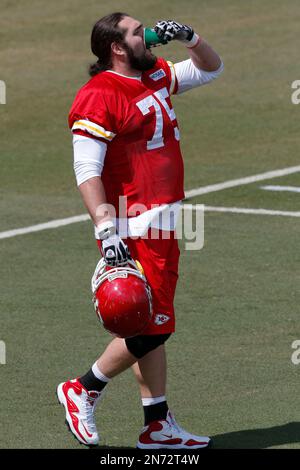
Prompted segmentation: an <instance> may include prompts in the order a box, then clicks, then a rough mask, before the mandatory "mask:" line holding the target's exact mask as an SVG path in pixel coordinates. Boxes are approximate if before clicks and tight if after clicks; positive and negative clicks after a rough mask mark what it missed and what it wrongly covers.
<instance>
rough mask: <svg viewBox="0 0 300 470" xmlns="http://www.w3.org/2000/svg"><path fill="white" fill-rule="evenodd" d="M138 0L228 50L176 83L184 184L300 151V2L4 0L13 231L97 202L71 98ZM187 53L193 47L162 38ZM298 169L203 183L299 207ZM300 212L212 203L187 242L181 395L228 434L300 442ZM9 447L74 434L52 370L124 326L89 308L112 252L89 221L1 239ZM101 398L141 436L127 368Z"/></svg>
mask: <svg viewBox="0 0 300 470" xmlns="http://www.w3.org/2000/svg"><path fill="white" fill-rule="evenodd" d="M119 10H121V11H123V10H125V11H127V12H128V13H130V14H131V15H132V16H135V17H137V18H139V19H141V21H143V23H144V24H145V25H152V24H153V23H154V22H155V21H156V20H157V19H161V18H175V19H177V20H178V21H181V22H186V23H187V24H191V25H193V26H194V28H195V29H196V30H197V31H198V32H199V33H200V34H201V35H203V36H204V37H205V38H206V39H207V40H208V41H209V42H210V43H211V44H212V45H213V47H214V48H215V49H216V50H217V51H218V52H219V53H220V55H221V56H222V58H223V60H224V63H225V72H224V74H223V76H222V77H221V78H220V79H219V80H218V81H216V82H214V83H213V84H212V85H211V86H208V87H203V88H201V89H197V90H193V91H191V92H189V93H186V94H183V95H181V96H178V97H174V99H173V104H174V107H175V110H176V114H177V117H178V119H179V124H180V127H181V137H182V150H183V154H184V156H185V168H186V169H185V171H186V173H185V187H186V189H187V190H190V189H194V188H198V187H200V186H206V185H210V184H214V183H220V182H223V181H227V180H231V179H235V178H243V177H246V176H249V175H254V174H260V173H263V172H266V171H271V170H276V169H281V168H287V167H292V166H296V165H299V151H300V139H299V131H298V123H299V116H300V114H299V113H300V106H295V105H292V103H291V83H292V82H293V81H294V80H296V79H299V78H300V77H299V64H298V62H299V50H298V48H297V41H296V38H297V37H298V35H299V34H298V33H299V31H298V29H299V20H300V4H299V2H298V1H297V0H288V1H287V2H282V1H279V0H265V1H264V2H260V1H258V0H251V2H241V1H239V0H227V1H226V2H224V0H202V1H201V2H199V1H197V0H190V1H189V2H188V3H184V4H183V3H182V2H180V1H179V0H173V1H172V2H171V1H166V2H165V3H161V2H159V1H158V0H150V1H148V2H147V3H142V2H138V1H137V0H127V1H126V2H124V1H119V2H117V1H115V0H112V1H111V2H109V4H107V5H105V6H102V5H101V3H100V2H98V1H96V0H89V1H87V2H85V3H82V2H80V1H79V0H72V1H71V0H62V1H58V0H53V1H51V2H46V1H45V0H39V1H37V0H24V1H23V2H18V1H17V0H1V16H0V64H1V68H0V79H1V80H4V81H5V82H6V86H7V104H6V105H0V126H1V137H0V139H1V140H0V143H1V147H0V159H1V160H0V161H1V170H0V213H1V219H0V232H3V231H6V230H11V229H16V228H21V227H26V226H31V225H34V224H38V223H42V222H47V221H51V220H54V219H60V218H65V217H69V216H73V215H78V214H82V213H84V208H83V205H82V203H81V200H80V198H79V195H78V192H77V190H76V186H75V180H74V175H73V171H72V149H71V139H70V133H69V130H68V127H67V114H68V110H69V107H70V105H71V103H72V100H73V98H74V95H75V93H76V91H77V89H78V88H79V87H80V86H81V85H82V84H83V83H84V82H85V81H86V79H87V73H86V70H87V66H88V64H89V63H90V62H91V61H93V57H92V56H91V54H90V53H89V35H90V30H91V27H92V25H93V23H94V22H95V21H96V19H98V18H99V17H101V16H103V15H104V14H107V13H109V12H111V11H119ZM157 51H158V52H159V53H160V54H162V55H163V56H164V57H166V58H168V59H170V60H173V61H177V60H182V59H184V58H186V53H185V50H184V48H182V47H179V46H178V44H175V43H174V44H170V45H168V46H165V48H161V49H159V50H158V49H157ZM299 181H300V179H299V173H294V174H292V175H289V176H284V177H281V178H276V179H272V180H267V181H263V182H257V183H253V184H250V185H244V186H239V187H236V188H231V189H226V190H223V191H218V192H212V193H209V194H206V195H204V196H199V197H194V198H192V199H190V200H189V201H188V202H189V203H204V204H207V205H209V206H218V207H239V208H253V209H258V208H264V209H270V210H280V211H300V199H299V198H300V195H299V194H297V193H279V192H271V191H264V190H262V189H261V188H260V187H261V186H262V185H263V184H272V185H273V184H276V185H277V184H278V185H279V184H280V185H290V186H300V184H299ZM299 235H300V219H299V217H298V218H297V217H283V216H276V215H255V214H253V215H247V214H236V213H216V212H207V213H206V215H205V245H204V248H203V249H202V250H201V251H198V252H193V251H185V250H184V246H183V244H181V248H182V257H181V265H180V268H181V277H180V282H179V285H178V290H177V295H176V309H177V333H176V335H174V336H173V337H172V338H171V339H170V340H169V342H168V345H167V350H168V357H169V377H168V384H169V388H168V402H169V404H170V407H171V409H173V410H174V412H175V414H176V418H178V421H179V422H180V424H181V425H182V426H183V427H186V428H188V429H189V430H191V431H193V432H195V433H200V434H207V435H211V436H212V437H213V438H214V445H215V447H216V448H242V447H246V448H271V447H276V448H279V447H284V448H300V401H299V373H300V365H299V366H296V365H293V364H292V362H291V354H292V352H293V350H292V348H291V344H292V342H293V341H294V340H295V339H300V322H299V313H300V312H299V303H300V302H299V281H300V269H299V266H300V250H299ZM0 253H1V263H0V276H1V277H0V279H1V296H0V308H1V310H0V315H1V316H0V322H1V323H0V340H2V341H5V344H6V356H7V358H6V361H7V363H6V365H3V364H2V365H1V364H0V383H1V386H0V403H1V405H0V422H1V430H0V448H77V447H78V444H77V443H76V442H75V440H73V439H72V437H71V435H70V434H68V433H67V430H66V428H65V424H64V416H63V411H62V409H61V408H60V407H59V406H58V405H57V402H56V397H55V387H56V385H57V384H58V383H59V382H61V381H62V380H65V379H67V378H70V377H74V376H76V375H80V374H82V373H84V372H85V371H86V370H87V369H88V368H89V366H90V364H91V363H92V362H93V361H94V360H95V358H96V357H97V355H98V353H100V352H101V351H102V350H103V348H104V346H105V345H106V344H107V343H108V341H109V339H110V337H109V335H108V334H106V333H105V332H104V331H103V330H101V328H100V326H99V324H98V322H97V320H96V316H95V314H94V311H93V307H92V303H91V295H90V277H91V273H92V272H93V269H94V266H95V264H96V262H97V257H98V252H97V249H96V246H95V242H94V240H93V233H92V226H91V223H90V222H82V223H77V224H74V225H69V226H66V227H61V228H57V229H53V230H46V231H41V232H36V233H31V234H28V235H23V236H17V237H13V238H7V239H3V240H1V239H0ZM108 387H109V390H108V391H107V394H106V396H105V399H104V401H103V403H102V404H101V406H100V407H99V409H98V413H97V422H98V426H99V429H100V430H101V435H102V443H103V445H105V446H118V447H122V446H129V447H134V446H135V444H136V439H137V436H138V433H139V430H140V428H141V425H142V421H143V419H142V418H143V417H142V409H141V405H140V399H139V394H138V389H137V387H136V384H135V383H134V380H133V376H132V373H131V371H128V372H126V373H124V374H122V375H121V376H119V377H117V378H116V379H115V380H114V381H113V382H112V383H111V384H109V386H108Z"/></svg>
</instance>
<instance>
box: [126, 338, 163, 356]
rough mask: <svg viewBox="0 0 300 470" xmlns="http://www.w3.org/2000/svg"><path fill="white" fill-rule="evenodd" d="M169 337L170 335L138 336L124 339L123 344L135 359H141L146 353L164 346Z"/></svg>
mask: <svg viewBox="0 0 300 470" xmlns="http://www.w3.org/2000/svg"><path fill="white" fill-rule="evenodd" d="M170 336H171V333H168V334H165V335H139V336H134V337H133V338H126V339H125V343H126V346H127V349H128V351H129V352H130V353H131V354H133V356H135V357H136V358H138V359H141V358H142V357H143V356H145V355H146V354H147V353H148V352H150V351H153V350H154V349H156V348H157V347H158V346H161V345H162V344H164V343H165V342H166V341H167V339H169V337H170Z"/></svg>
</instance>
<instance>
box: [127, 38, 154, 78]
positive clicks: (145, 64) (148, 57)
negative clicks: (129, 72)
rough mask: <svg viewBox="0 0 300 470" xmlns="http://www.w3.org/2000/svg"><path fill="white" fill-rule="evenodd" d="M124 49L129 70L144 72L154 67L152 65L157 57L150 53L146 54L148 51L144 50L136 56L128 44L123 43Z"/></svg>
mask: <svg viewBox="0 0 300 470" xmlns="http://www.w3.org/2000/svg"><path fill="white" fill-rule="evenodd" d="M124 47H125V49H126V51H127V56H128V60H129V64H130V67H131V68H133V69H135V70H140V71H141V72H144V71H146V70H150V69H152V67H154V65H155V64H156V61H157V57H156V56H155V55H154V54H152V52H149V53H148V54H147V51H149V49H146V51H145V52H144V53H142V54H141V55H139V56H137V55H136V54H135V53H134V51H133V49H132V48H131V47H130V46H128V44H126V43H124Z"/></svg>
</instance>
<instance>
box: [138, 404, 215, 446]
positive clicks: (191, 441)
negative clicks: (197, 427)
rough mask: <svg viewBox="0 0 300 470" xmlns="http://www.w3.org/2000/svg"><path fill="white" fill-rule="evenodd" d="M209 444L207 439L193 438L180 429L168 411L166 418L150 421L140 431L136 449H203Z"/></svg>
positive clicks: (209, 441)
mask: <svg viewBox="0 0 300 470" xmlns="http://www.w3.org/2000/svg"><path fill="white" fill-rule="evenodd" d="M210 443H211V440H210V438H209V437H204V436H195V435H194V434H190V433H189V432H187V431H185V430H184V429H182V428H181V427H180V426H178V424H177V423H176V421H175V418H174V416H173V415H172V413H171V412H170V411H168V415H167V418H166V419H165V420H160V421H152V423H150V424H148V426H145V427H144V428H143V429H142V432H141V434H140V437H139V440H138V443H137V448H138V449H190V450H193V449H204V448H205V447H208V446H209V445H210Z"/></svg>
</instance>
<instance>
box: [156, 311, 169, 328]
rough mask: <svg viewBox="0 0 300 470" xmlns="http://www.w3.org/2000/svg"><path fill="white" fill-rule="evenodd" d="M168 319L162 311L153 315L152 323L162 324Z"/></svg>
mask: <svg viewBox="0 0 300 470" xmlns="http://www.w3.org/2000/svg"><path fill="white" fill-rule="evenodd" d="M169 320H170V317H168V315H164V314H163V313H158V314H157V315H155V319H154V323H155V325H163V324H164V323H167V321H169Z"/></svg>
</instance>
